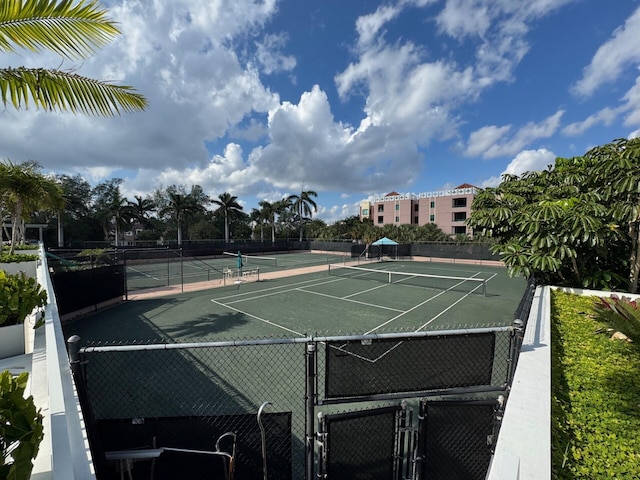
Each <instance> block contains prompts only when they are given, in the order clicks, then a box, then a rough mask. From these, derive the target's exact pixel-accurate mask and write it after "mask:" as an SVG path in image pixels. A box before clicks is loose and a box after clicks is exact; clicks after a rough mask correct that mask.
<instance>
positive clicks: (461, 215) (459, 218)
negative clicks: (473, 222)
mask: <svg viewBox="0 0 640 480" xmlns="http://www.w3.org/2000/svg"><path fill="white" fill-rule="evenodd" d="M466 219H467V212H454V213H453V221H454V222H464V221H465V220H466Z"/></svg>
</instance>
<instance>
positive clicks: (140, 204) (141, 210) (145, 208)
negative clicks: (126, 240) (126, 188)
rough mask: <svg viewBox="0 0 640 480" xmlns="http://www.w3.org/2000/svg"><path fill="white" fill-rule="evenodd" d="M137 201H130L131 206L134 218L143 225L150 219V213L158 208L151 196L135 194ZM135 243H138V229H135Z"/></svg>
mask: <svg viewBox="0 0 640 480" xmlns="http://www.w3.org/2000/svg"><path fill="white" fill-rule="evenodd" d="M133 198H134V199H135V200H136V201H135V202H129V206H130V207H131V212H132V219H133V220H136V221H138V222H140V223H141V224H142V225H143V226H146V224H147V223H148V221H149V217H148V215H147V214H148V213H149V212H153V211H154V210H155V208H156V205H155V203H154V202H153V200H152V199H151V198H142V197H141V196H140V195H134V196H133ZM133 244H134V245H135V244H136V229H135V227H134V229H133Z"/></svg>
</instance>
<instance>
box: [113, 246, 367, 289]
mask: <svg viewBox="0 0 640 480" xmlns="http://www.w3.org/2000/svg"><path fill="white" fill-rule="evenodd" d="M241 258H242V268H243V269H244V270H245V271H259V272H260V273H262V274H266V273H270V272H276V271H285V270H292V269H298V268H304V267H310V266H315V265H327V264H329V263H344V262H351V261H352V260H354V259H352V258H351V257H350V256H347V255H346V254H342V253H326V254H321V253H309V252H305V253H286V254H273V255H241ZM356 262H357V259H356ZM125 265H126V275H127V290H128V291H137V290H142V289H145V288H157V287H165V286H172V285H180V284H185V283H196V282H207V281H216V280H217V281H219V283H224V282H225V278H228V277H230V276H232V275H230V274H231V273H234V272H237V271H238V255H237V253H233V252H225V253H224V254H223V255H216V256H207V257H193V256H182V257H181V256H179V255H178V254H176V252H174V251H168V250H167V251H166V258H154V259H140V260H132V259H128V260H126V262H125Z"/></svg>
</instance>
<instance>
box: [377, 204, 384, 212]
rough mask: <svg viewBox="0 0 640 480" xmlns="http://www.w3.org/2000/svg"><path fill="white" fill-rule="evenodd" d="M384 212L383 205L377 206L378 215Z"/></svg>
mask: <svg viewBox="0 0 640 480" xmlns="http://www.w3.org/2000/svg"><path fill="white" fill-rule="evenodd" d="M382 212H384V205H378V213H382Z"/></svg>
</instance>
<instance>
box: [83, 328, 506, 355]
mask: <svg viewBox="0 0 640 480" xmlns="http://www.w3.org/2000/svg"><path fill="white" fill-rule="evenodd" d="M513 330H514V327H512V326H503V327H484V328H466V329H458V330H429V331H421V332H401V333H378V334H367V335H333V336H313V337H299V338H266V339H254V340H226V341H214V342H185V343H152V344H142V343H138V344H127V345H103V346H89V347H83V348H81V349H80V352H81V353H93V352H126V351H137V350H180V349H191V348H224V347H248V346H256V345H292V344H302V343H305V344H306V343H318V342H320V343H331V342H345V341H367V340H371V341H373V340H403V339H408V338H423V337H438V336H452V335H474V334H485V333H501V332H512V331H513Z"/></svg>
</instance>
